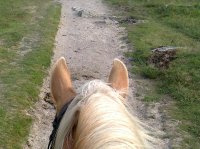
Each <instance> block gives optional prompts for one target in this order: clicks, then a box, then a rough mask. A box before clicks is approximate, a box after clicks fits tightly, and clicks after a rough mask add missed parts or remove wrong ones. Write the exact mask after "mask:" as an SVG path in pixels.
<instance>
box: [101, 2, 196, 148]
mask: <svg viewBox="0 0 200 149" xmlns="http://www.w3.org/2000/svg"><path fill="white" fill-rule="evenodd" d="M104 1H106V2H107V3H109V4H111V5H112V6H113V7H115V8H117V9H118V10H121V11H120V12H118V15H119V16H125V17H132V18H135V19H137V20H144V22H145V23H138V24H126V23H124V24H122V25H123V26H125V27H126V28H127V31H128V41H129V42H130V44H131V45H132V46H133V47H134V48H133V49H134V50H133V52H130V53H127V54H126V55H127V56H129V57H131V58H132V60H133V61H134V62H133V72H134V73H137V74H140V75H141V76H143V77H145V78H148V79H153V80H155V81H156V82H157V89H156V90H157V94H158V95H159V94H161V95H162V94H165V95H170V96H171V97H172V99H173V100H174V101H175V103H176V107H177V108H173V110H172V112H171V116H172V117H173V118H176V119H177V120H180V121H181V124H180V129H181V131H182V132H180V133H183V134H185V133H184V132H187V133H186V134H187V136H185V135H183V139H184V140H183V141H182V147H181V148H192V149H195V148H199V146H200V143H199V142H200V75H199V74H200V2H199V1H198V0H104ZM160 46H173V47H179V48H178V51H177V55H176V57H177V58H176V59H175V60H173V61H171V63H170V66H169V69H158V68H155V67H154V66H152V65H150V64H149V63H148V59H149V57H150V55H151V53H152V52H151V49H154V48H158V47H160ZM145 99H149V98H144V100H145ZM150 99H151V101H152V100H153V99H152V98H150ZM156 100H157V98H156Z"/></svg>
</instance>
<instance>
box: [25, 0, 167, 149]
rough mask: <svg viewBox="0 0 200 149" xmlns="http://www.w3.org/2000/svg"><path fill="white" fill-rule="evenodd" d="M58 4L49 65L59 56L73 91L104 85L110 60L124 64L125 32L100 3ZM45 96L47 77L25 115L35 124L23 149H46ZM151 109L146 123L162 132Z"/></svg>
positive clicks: (48, 113) (139, 107)
mask: <svg viewBox="0 0 200 149" xmlns="http://www.w3.org/2000/svg"><path fill="white" fill-rule="evenodd" d="M61 3H62V14H61V21H60V26H59V30H58V33H57V36H56V43H55V49H54V56H53V58H52V63H54V62H55V61H56V60H57V59H58V58H59V57H61V56H64V57H65V58H66V60H67V63H68V66H69V69H70V71H71V74H72V79H73V81H74V86H75V88H78V87H80V85H82V84H83V83H85V82H86V81H88V80H92V79H101V80H104V81H106V80H107V77H108V74H109V71H110V69H111V65H112V60H113V59H114V58H120V59H122V60H123V61H125V59H124V58H123V56H122V55H123V52H124V51H126V50H127V46H126V45H125V44H124V43H123V42H122V41H121V40H120V38H121V37H123V36H125V31H124V29H123V28H121V27H119V25H118V24H117V23H116V21H113V20H110V19H109V18H110V17H109V16H111V12H110V11H109V9H108V8H107V7H106V6H105V5H104V4H103V3H102V2H101V0H62V1H61ZM122 47H123V48H122ZM130 87H131V90H132V91H131V93H133V95H134V91H135V90H134V83H133V80H130ZM46 93H49V77H47V78H46V79H45V81H44V85H43V88H42V91H41V95H40V98H41V100H40V101H39V102H37V103H36V105H35V108H33V109H31V110H30V111H28V113H29V114H31V115H32V116H33V117H34V119H35V122H34V124H33V126H32V129H31V133H30V136H29V138H28V141H27V143H26V145H25V147H24V149H44V148H47V144H48V138H49V135H50V133H51V130H52V125H51V122H52V121H53V118H54V116H55V110H54V108H53V107H52V106H51V105H50V104H48V103H47V102H45V101H44V100H43V98H45V95H46ZM132 102H133V108H135V109H136V113H137V115H138V116H139V117H140V118H142V119H144V120H145V119H146V118H145V116H144V115H146V114H144V113H145V112H147V111H146V109H147V108H146V107H145V104H143V103H142V102H139V101H136V100H135V101H132ZM152 109H153V110H149V111H148V113H150V114H152V113H155V114H156V116H157V117H156V118H154V119H153V120H152V119H151V120H148V119H147V120H145V121H147V123H149V124H150V125H154V127H159V128H161V129H162V122H161V120H160V117H161V116H162V115H161V114H159V111H156V109H158V107H156V106H155V107H154V108H152ZM160 123H161V124H160ZM157 148H159V149H161V148H163V149H165V148H169V145H168V140H164V142H163V143H161V144H159V146H158V147H157Z"/></svg>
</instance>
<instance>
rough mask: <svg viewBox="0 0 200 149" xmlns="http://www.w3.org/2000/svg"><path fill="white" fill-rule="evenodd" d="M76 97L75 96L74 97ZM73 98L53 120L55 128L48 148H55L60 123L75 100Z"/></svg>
mask: <svg viewBox="0 0 200 149" xmlns="http://www.w3.org/2000/svg"><path fill="white" fill-rule="evenodd" d="M73 99H74V98H73ZM73 99H71V100H70V101H69V102H67V103H66V104H65V105H64V106H63V107H62V109H61V110H60V112H59V114H58V115H56V117H55V119H54V121H53V122H52V125H53V130H52V132H51V135H50V137H49V144H48V148H47V149H54V145H55V141H56V134H57V131H58V128H59V125H60V122H61V120H62V118H63V116H64V114H65V112H66V111H67V109H68V107H69V105H70V104H71V102H72V101H73Z"/></svg>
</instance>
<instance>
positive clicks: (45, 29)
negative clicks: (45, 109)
mask: <svg viewBox="0 0 200 149" xmlns="http://www.w3.org/2000/svg"><path fill="white" fill-rule="evenodd" d="M59 16H60V5H59V4H57V3H55V2H53V1H51V0H43V1H40V0H34V1H31V0H0V104H1V106H0V148H6V149H11V148H16V149H18V148H22V145H23V143H25V140H26V137H27V135H28V133H29V128H30V125H31V122H32V119H31V118H30V117H29V116H27V112H26V111H27V110H28V108H30V106H32V105H33V103H34V102H35V101H37V96H38V93H39V89H40V87H41V84H42V79H43V77H44V76H45V74H46V69H47V68H48V66H49V64H50V59H51V55H52V49H53V45H54V37H55V34H56V31H57V26H58V23H59ZM25 39H27V40H25ZM23 52H24V53H23Z"/></svg>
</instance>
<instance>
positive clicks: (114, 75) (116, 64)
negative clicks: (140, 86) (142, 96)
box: [108, 59, 129, 97]
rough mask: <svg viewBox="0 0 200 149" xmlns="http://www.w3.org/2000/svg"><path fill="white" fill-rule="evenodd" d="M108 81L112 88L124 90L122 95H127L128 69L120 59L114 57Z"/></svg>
mask: <svg viewBox="0 0 200 149" xmlns="http://www.w3.org/2000/svg"><path fill="white" fill-rule="evenodd" d="M108 83H110V84H111V86H112V88H114V89H116V90H118V91H122V96H123V97H126V95H127V93H128V88H129V78H128V71H127V68H126V66H125V64H124V63H123V62H122V61H120V60H119V59H114V61H113V67H112V69H111V72H110V76H109V79H108Z"/></svg>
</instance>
